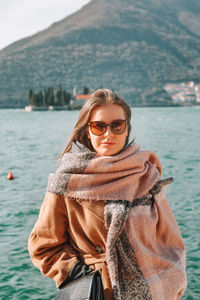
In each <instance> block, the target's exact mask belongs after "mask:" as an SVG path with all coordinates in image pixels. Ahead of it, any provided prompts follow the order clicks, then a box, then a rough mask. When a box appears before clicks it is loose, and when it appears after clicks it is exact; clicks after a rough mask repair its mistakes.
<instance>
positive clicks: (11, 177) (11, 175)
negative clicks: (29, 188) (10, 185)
mask: <svg viewBox="0 0 200 300" xmlns="http://www.w3.org/2000/svg"><path fill="white" fill-rule="evenodd" d="M7 179H8V180H12V179H14V176H13V173H12V171H9V173H8V176H7Z"/></svg>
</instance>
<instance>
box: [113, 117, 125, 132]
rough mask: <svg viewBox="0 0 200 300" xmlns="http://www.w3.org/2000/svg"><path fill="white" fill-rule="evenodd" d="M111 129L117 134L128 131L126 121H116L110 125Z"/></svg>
mask: <svg viewBox="0 0 200 300" xmlns="http://www.w3.org/2000/svg"><path fill="white" fill-rule="evenodd" d="M110 129H111V131H112V132H113V133H115V134H122V133H124V131H125V130H126V121H125V120H116V121H113V122H112V123H111V124H110Z"/></svg>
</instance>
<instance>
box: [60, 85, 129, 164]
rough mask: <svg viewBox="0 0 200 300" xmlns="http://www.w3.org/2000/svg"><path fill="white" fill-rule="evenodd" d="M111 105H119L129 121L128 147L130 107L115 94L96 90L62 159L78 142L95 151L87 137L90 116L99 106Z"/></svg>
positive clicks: (84, 108) (85, 105)
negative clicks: (74, 143) (73, 144)
mask: <svg viewBox="0 0 200 300" xmlns="http://www.w3.org/2000/svg"><path fill="white" fill-rule="evenodd" d="M109 104H117V105H119V106H121V107H122V108H123V110H124V113H125V118H126V120H127V124H128V136H127V139H126V143H125V145H127V143H128V140H129V135H130V130H131V125H130V120H131V109H130V107H129V106H128V104H127V103H126V102H125V101H124V99H122V98H121V97H120V96H118V95H117V94H116V93H115V92H113V91H111V90H109V89H98V90H96V91H95V92H94V93H93V94H92V95H91V97H90V99H88V100H87V101H86V103H85V104H84V106H83V107H82V109H81V111H80V113H79V117H78V120H77V122H76V124H75V126H74V130H73V134H72V136H71V138H70V140H69V142H68V143H67V145H66V146H65V149H64V151H63V152H62V153H61V155H60V157H59V158H60V159H61V158H62V157H63V155H64V154H65V153H67V152H69V151H70V149H71V147H72V143H73V142H76V141H78V142H79V143H81V144H83V145H84V146H85V147H87V148H88V149H90V150H92V151H93V147H92V144H91V142H90V139H88V135H87V127H88V122H89V120H90V115H91V112H92V111H93V109H95V108H96V107H98V106H103V105H109Z"/></svg>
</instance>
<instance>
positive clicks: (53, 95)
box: [28, 85, 71, 107]
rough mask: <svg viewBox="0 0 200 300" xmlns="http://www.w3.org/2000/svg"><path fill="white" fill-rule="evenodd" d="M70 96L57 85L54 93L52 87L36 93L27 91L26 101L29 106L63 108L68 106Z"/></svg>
mask: <svg viewBox="0 0 200 300" xmlns="http://www.w3.org/2000/svg"><path fill="white" fill-rule="evenodd" d="M70 99H71V94H70V93H69V92H68V91H66V90H64V89H63V88H62V86H61V85H58V87H57V89H56V91H55V92H54V89H53V87H48V88H45V89H44V90H43V91H42V90H40V91H39V92H38V93H35V92H33V90H32V89H30V90H29V94H28V101H29V104H30V105H31V106H36V107H38V106H65V105H69V103H70Z"/></svg>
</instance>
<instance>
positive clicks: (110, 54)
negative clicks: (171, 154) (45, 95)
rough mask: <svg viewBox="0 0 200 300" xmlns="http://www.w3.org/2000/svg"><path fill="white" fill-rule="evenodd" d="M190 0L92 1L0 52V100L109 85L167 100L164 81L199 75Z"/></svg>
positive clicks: (198, 39) (198, 25) (198, 14)
mask: <svg viewBox="0 0 200 300" xmlns="http://www.w3.org/2000/svg"><path fill="white" fill-rule="evenodd" d="M199 20H200V2H199V1H198V0H168V1H166V0H93V1H91V2H90V3H89V4H87V5H86V6H84V7H83V8H82V9H81V10H79V11H78V12H76V13H74V14H73V15H71V16H69V17H67V18H65V19H63V20H61V21H60V22H57V23H55V24H53V25H52V26H50V27H49V28H48V29H46V30H44V31H41V32H39V33H37V34H35V35H33V36H31V37H28V38H26V39H23V40H19V41H18V42H16V43H13V44H12V45H10V46H8V47H7V48H5V49H3V50H1V51H0V107H22V106H24V105H26V104H27V97H28V91H29V89H33V90H39V89H44V88H47V87H48V86H53V87H54V88H56V87H57V86H58V85H59V84H61V85H62V86H63V87H64V88H65V89H66V90H69V91H70V92H72V91H73V88H74V87H75V86H77V87H78V88H79V87H80V88H82V86H84V85H87V86H89V87H90V88H91V89H95V88H98V87H100V86H103V87H106V88H112V89H114V90H115V91H116V92H118V93H119V94H120V95H122V96H124V97H125V99H127V101H128V102H129V103H131V104H133V105H152V104H153V105H158V104H170V100H169V99H168V97H167V95H166V94H165V92H164V90H163V85H164V84H165V83H167V82H179V81H189V80H194V81H199V80H200V55H199V53H200V22H199Z"/></svg>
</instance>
